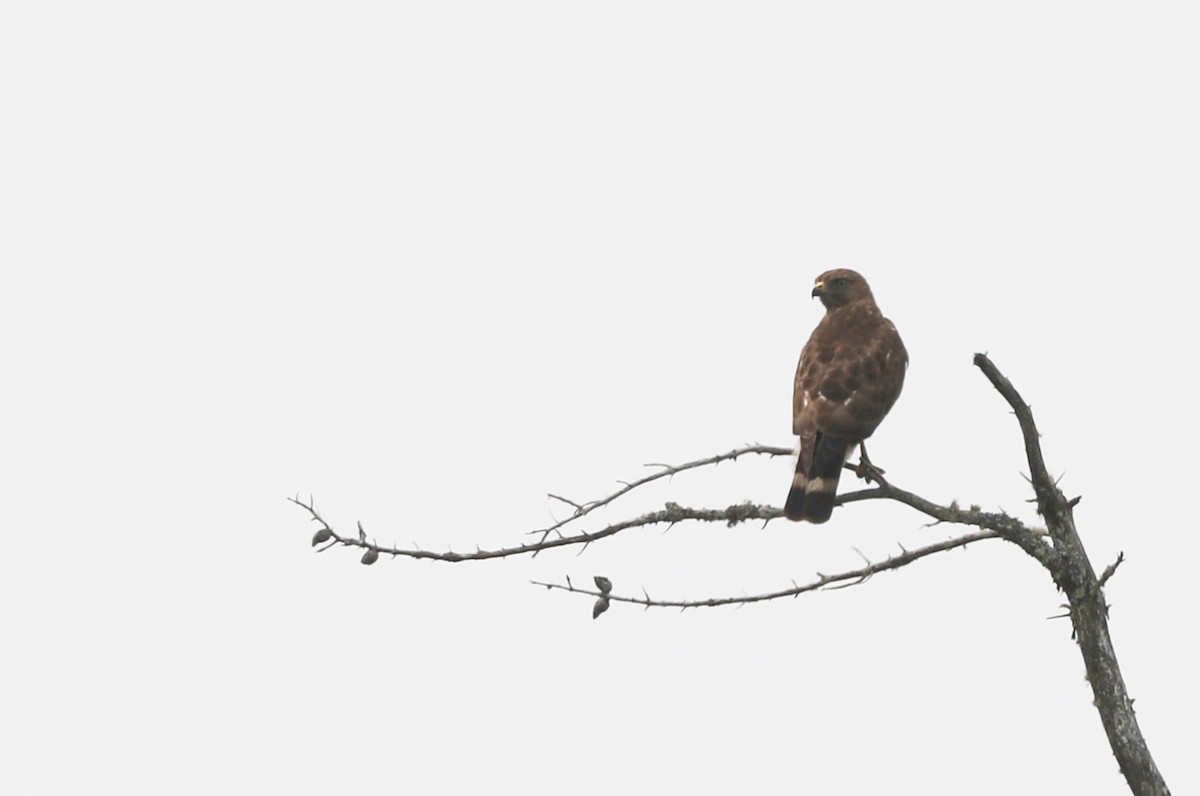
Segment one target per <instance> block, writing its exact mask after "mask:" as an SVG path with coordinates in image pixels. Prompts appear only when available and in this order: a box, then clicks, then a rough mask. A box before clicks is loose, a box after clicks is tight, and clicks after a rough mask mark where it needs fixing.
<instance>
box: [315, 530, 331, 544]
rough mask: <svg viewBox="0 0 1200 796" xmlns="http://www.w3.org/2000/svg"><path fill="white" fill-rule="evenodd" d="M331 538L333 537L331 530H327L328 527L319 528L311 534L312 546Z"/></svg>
mask: <svg viewBox="0 0 1200 796" xmlns="http://www.w3.org/2000/svg"><path fill="white" fill-rule="evenodd" d="M332 538H333V531H331V530H329V529H328V528H322V529H321V530H319V531H317V532H316V533H314V534H313V543H312V546H313V547H316V546H317V545H319V544H325V543H326V542H328V541H329V540H330V539H332Z"/></svg>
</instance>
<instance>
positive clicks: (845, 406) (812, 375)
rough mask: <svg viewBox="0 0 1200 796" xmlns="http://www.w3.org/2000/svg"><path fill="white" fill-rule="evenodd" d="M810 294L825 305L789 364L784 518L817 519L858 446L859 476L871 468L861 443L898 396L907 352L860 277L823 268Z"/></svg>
mask: <svg viewBox="0 0 1200 796" xmlns="http://www.w3.org/2000/svg"><path fill="white" fill-rule="evenodd" d="M812 294H813V296H815V297H818V298H820V299H821V303H822V304H824V305H825V317H824V318H822V319H821V322H820V323H818V324H817V328H816V329H814V330H813V333H812V336H811V337H809V338H808V343H807V344H806V345H805V346H804V350H803V351H801V352H800V364H799V365H798V366H797V367H796V387H795V392H794V393H793V394H792V433H793V434H797V435H799V437H800V459H799V461H797V462H796V475H795V477H794V478H793V479H792V489H791V491H790V492H788V496H787V503H785V504H784V507H783V513H784V515H785V516H786V517H787V518H788V519H789V520H808V521H809V522H825V521H826V520H828V519H829V515H830V514H832V513H833V501H834V498H835V497H836V496H837V484H838V478H839V477H840V476H841V474H842V466H843V465H844V464H845V463H846V459H847V458H848V457H849V456H850V452H851V451H852V450H854V448H855V446H860V447H861V451H862V453H861V463H860V464H859V468H858V471H857V472H858V474H859V476H860V477H863V476H864V475H866V474H867V473H869V472H870V471H871V470H873V469H875V468H873V467H872V465H871V461H870V459H868V458H867V449H866V447H865V446H864V445H863V440H865V439H866V438H867V437H869V436H871V434H872V433H873V432H874V431H875V429H876V428H877V427H878V426H879V423H880V421H881V420H883V417H884V415H886V414H887V413H888V410H889V409H891V408H892V404H894V403H896V399H897V398H899V397H900V388H901V387H903V386H904V371H905V369H906V368H907V367H908V352H907V351H905V350H904V343H902V342H901V341H900V335H899V334H898V333H897V332H896V327H895V326H894V325H893V324H892V322H891V321H889V320H888V319H887V318H885V317H883V315H882V314H881V313H880V312H879V307H878V306H876V305H875V297H874V296H872V295H871V288H870V287H868V286H867V281H866V280H865V279H863V278H862V275H860V274H858V273H856V272H854V271H850V270H846V269H838V270H834V271H826V272H825V273H823V274H821V275H820V276H819V277H817V282H816V286H815V287H814V288H813V291H812ZM876 472H881V471H878V470H876Z"/></svg>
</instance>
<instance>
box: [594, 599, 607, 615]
mask: <svg viewBox="0 0 1200 796" xmlns="http://www.w3.org/2000/svg"><path fill="white" fill-rule="evenodd" d="M607 610H608V598H607V597H601V598H600V599H599V600H596V604H595V605H593V606H592V619H595V618H596V617H598V616H600V614H602V613H604V612H605V611H607Z"/></svg>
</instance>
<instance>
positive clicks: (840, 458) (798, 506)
mask: <svg viewBox="0 0 1200 796" xmlns="http://www.w3.org/2000/svg"><path fill="white" fill-rule="evenodd" d="M804 447H807V446H805V445H804V444H803V441H802V442H801V451H800V458H799V460H797V462H796V475H795V476H793V477H792V488H791V491H789V492H788V496H787V502H786V503H784V504H783V514H784V516H785V517H787V518H788V519H789V520H807V521H808V522H811V523H822V522H825V521H826V520H828V519H829V517H830V515H831V514H833V501H834V499H835V498H836V497H837V486H838V479H839V478H841V477H842V465H844V464H845V463H846V459H847V458H848V457H849V456H850V452H851V451H852V450H853V449H854V443H853V442H849V441H847V440H844V439H838V438H836V437H827V436H825V435H824V434H818V435H817V437H816V439H815V440H814V447H815V448H816V450H815V451H813V453H812V454H811V460H812V461H811V464H810V465H809V467H808V469H807V471H806V470H805V467H804V460H805V459H807V458H810V456H809V455H807V452H806V451H805V450H804Z"/></svg>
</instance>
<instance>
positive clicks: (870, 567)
mask: <svg viewBox="0 0 1200 796" xmlns="http://www.w3.org/2000/svg"><path fill="white" fill-rule="evenodd" d="M974 362H975V365H976V366H977V367H978V368H979V369H980V370H981V371H982V372H983V374H984V375H985V376H986V377H987V379H988V381H990V382H991V384H992V386H993V387H995V388H996V390H997V391H998V392H999V393H1000V395H1001V396H1002V397H1003V398H1004V399H1005V400H1006V401H1007V402H1008V404H1009V406H1010V407H1012V409H1013V412H1014V413H1015V414H1016V416H1017V421H1018V423H1019V425H1020V428H1021V434H1022V438H1023V440H1024V443H1025V454H1026V459H1027V461H1028V464H1029V471H1030V477H1029V481H1030V484H1031V486H1032V487H1033V490H1034V495H1035V498H1036V503H1037V511H1038V514H1040V515H1041V516H1042V518H1043V519H1044V520H1045V522H1046V530H1045V531H1043V530H1041V529H1036V528H1031V527H1029V526H1027V525H1026V524H1025V523H1023V522H1021V521H1020V520H1018V519H1016V518H1014V517H1011V516H1009V515H1008V514H1006V513H1003V512H998V513H997V512H985V511H983V510H981V509H980V508H979V507H978V506H971V507H970V508H969V509H966V510H964V509H962V508H961V507H959V505H958V504H957V502H952V503H951V504H950V505H948V506H944V505H940V504H937V503H934V502H932V501H930V500H928V499H926V498H923V497H921V496H919V495H917V494H914V493H912V492H908V491H905V490H903V489H901V488H899V487H897V486H895V485H893V484H891V483H890V482H888V481H886V480H884V479H882V478H876V479H875V480H876V481H877V482H878V484H877V486H874V487H870V488H867V489H862V490H859V491H856V492H850V493H847V494H843V495H841V496H839V497H838V499H837V505H847V504H850V503H856V502H860V501H864V500H893V501H896V502H898V503H903V504H904V505H906V506H909V507H911V508H913V509H915V510H917V511H919V512H921V513H922V514H924V515H926V516H927V517H930V518H932V519H933V520H934V523H933V524H940V523H948V524H954V525H968V526H972V527H975V528H978V529H979V530H977V531H974V532H971V533H967V534H965V535H963V536H959V537H956V538H953V539H948V540H946V541H943V542H939V543H936V544H931V545H926V546H924V547H919V548H916V549H915V550H904V549H903V548H901V550H902V552H901V553H900V554H898V555H894V556H891V557H889V558H887V559H884V560H883V561H879V562H871V561H869V560H868V561H867V563H866V565H865V566H863V567H860V568H858V569H854V570H848V571H846V572H841V573H837V574H834V575H822V574H820V573H818V577H817V579H816V580H814V581H811V582H809V583H806V584H803V585H801V584H797V583H795V582H794V581H793V584H792V588H788V589H780V590H777V591H771V592H763V593H760V594H755V595H741V596H736V597H715V598H707V599H701V600H655V599H652V598H651V597H650V595H649V593H648V592H646V590H645V589H643V590H642V596H640V597H638V596H628V595H619V594H614V593H612V584H611V582H610V581H609V580H608V579H607V578H602V577H600V576H597V577H596V578H595V581H594V582H595V584H596V589H587V588H581V587H577V586H575V585H574V584H572V582H571V580H570V578H569V577H568V578H567V579H566V584H565V585H563V584H557V583H546V582H541V581H534V583H535V584H536V585H539V586H543V587H545V588H547V589H557V590H561V591H567V592H571V593H574V594H581V595H586V596H589V597H595V598H596V602H595V604H594V605H593V609H592V616H593V618H595V617H598V616H599V615H600V614H602V613H604V612H605V611H606V610H608V607H609V605H610V604H611V603H613V602H623V603H630V604H634V605H641V606H643V607H644V608H646V609H649V608H679V609H682V610H686V609H688V608H702V607H703V608H710V607H717V606H724V605H735V606H736V605H745V604H748V603H757V602H766V601H769V600H776V599H782V598H785V597H797V596H799V595H800V594H804V593H807V592H812V591H819V590H823V589H837V588H845V587H848V586H853V585H858V584H861V583H864V582H865V581H867V580H868V579H870V578H871V577H872V576H873V575H875V574H876V573H878V572H885V571H891V570H895V569H899V568H900V567H903V566H907V565H909V564H912V563H914V562H916V561H919V560H921V559H924V558H927V557H928V556H931V555H935V554H937V553H942V552H945V551H947V550H953V549H956V548H959V547H965V546H966V545H968V544H970V543H972V542H976V541H982V540H984V539H996V538H1001V539H1005V540H1007V541H1009V542H1012V543H1013V544H1015V545H1017V546H1018V547H1020V548H1021V549H1022V550H1024V551H1025V552H1026V553H1028V554H1029V555H1030V557H1032V558H1033V559H1034V560H1036V561H1037V562H1038V563H1039V564H1041V565H1042V566H1043V567H1045V569H1046V570H1047V571H1048V572H1049V573H1050V576H1051V577H1052V578H1053V580H1054V582H1055V584H1057V586H1058V587H1059V589H1061V590H1062V591H1063V592H1064V593H1065V594H1066V596H1067V600H1068V605H1067V607H1068V608H1069V614H1068V615H1069V616H1070V618H1071V623H1072V626H1073V628H1074V636H1075V638H1076V640H1077V641H1078V643H1079V646H1080V650H1081V653H1082V655H1083V659H1084V666H1085V668H1086V670H1087V676H1088V681H1089V682H1090V683H1091V685H1092V691H1093V693H1094V694H1095V704H1096V707H1097V710H1099V712H1100V718H1101V721H1102V723H1103V725H1104V729H1105V732H1106V734H1107V735H1108V739H1109V743H1110V745H1111V747H1112V749H1113V753H1114V755H1115V756H1116V758H1117V761H1118V763H1119V764H1120V767H1121V771H1122V773H1123V774H1124V775H1125V779H1126V781H1127V783H1128V784H1129V787H1130V789H1131V790H1132V791H1133V793H1134V794H1136V795H1137V796H1169V794H1170V791H1169V790H1168V789H1167V786H1166V784H1165V782H1164V781H1163V779H1162V776H1161V774H1160V773H1159V771H1158V768H1157V766H1156V765H1155V763H1154V760H1153V758H1152V757H1151V755H1150V752H1149V749H1148V748H1147V746H1146V742H1145V739H1144V737H1143V736H1142V733H1141V730H1140V728H1139V727H1138V724H1137V719H1136V717H1135V715H1134V712H1133V701H1132V700H1131V699H1129V696H1128V693H1127V691H1126V688H1125V682H1124V679H1123V678H1122V676H1121V671H1120V667H1119V666H1118V664H1117V658H1116V653H1115V652H1114V650H1113V645H1112V639H1111V636H1110V634H1109V629H1108V606H1107V604H1106V602H1105V598H1104V586H1105V584H1106V583H1107V582H1108V580H1109V579H1110V578H1111V577H1112V575H1113V573H1114V572H1115V571H1116V569H1117V567H1118V566H1119V565H1120V564H1121V562H1122V561H1123V560H1124V554H1121V555H1120V556H1118V558H1117V560H1116V561H1115V562H1114V563H1113V564H1112V565H1110V566H1109V567H1108V568H1107V569H1106V570H1105V571H1104V574H1103V575H1102V576H1101V577H1099V578H1097V576H1096V573H1095V570H1094V568H1093V567H1092V564H1091V561H1090V560H1089V559H1088V557H1087V553H1086V551H1085V550H1084V547H1083V543H1082V541H1081V540H1080V538H1079V535H1078V533H1077V531H1076V528H1075V521H1074V516H1073V509H1074V507H1075V505H1076V504H1077V503H1078V502H1079V498H1078V497H1075V498H1071V499H1068V498H1067V497H1066V496H1065V495H1064V494H1063V493H1062V491H1061V490H1060V489H1059V488H1058V483H1057V482H1056V481H1055V480H1054V479H1053V478H1051V476H1050V474H1049V471H1048V469H1047V468H1046V464H1045V460H1044V459H1043V456H1042V450H1041V443H1040V438H1039V434H1038V431H1037V426H1036V424H1035V423H1034V420H1033V413H1032V411H1031V410H1030V408H1029V406H1028V404H1026V403H1025V401H1024V400H1023V399H1022V398H1021V396H1020V394H1019V393H1018V392H1017V390H1016V388H1014V387H1013V385H1012V383H1011V382H1010V381H1009V380H1008V379H1007V378H1006V377H1005V376H1004V375H1003V374H1002V373H1000V371H999V370H998V369H997V368H996V366H995V365H994V364H993V363H992V362H991V360H990V359H988V358H987V356H986V355H984V354H976V355H975V360H974ZM751 453H752V454H759V455H767V456H786V455H791V453H792V451H791V449H789V448H778V447H771V446H764V445H747V446H745V447H742V448H737V449H734V450H732V451H729V452H727V453H723V454H719V455H716V456H711V457H708V458H705V459H697V460H695V461H691V462H687V463H685V464H681V465H675V466H670V465H650V466H654V467H659V468H661V469H659V470H658V471H657V472H654V473H652V474H650V475H647V476H644V477H642V478H640V479H637V480H635V481H631V482H628V483H624V484H622V486H621V488H619V489H617V490H616V491H614V492H612V493H611V494H609V495H607V496H605V497H603V498H600V499H599V500H593V501H589V502H584V503H579V502H576V501H573V500H569V499H567V498H563V497H560V496H557V495H551V496H550V497H551V498H553V499H555V500H558V501H560V502H562V503H564V504H566V505H568V506H570V507H571V508H572V509H573V510H574V511H573V512H572V514H571V516H569V517H567V518H565V519H563V520H559V521H557V522H555V523H554V524H552V525H550V526H548V527H546V528H540V529H537V530H534V531H529V532H528V533H529V534H530V535H534V536H538V537H539V538H538V540H537V541H535V542H527V543H524V544H520V545H514V546H512V547H503V548H497V549H494V550H480V549H477V550H476V551H475V552H473V553H471V552H467V553H461V552H455V551H452V550H451V551H447V552H444V553H439V552H435V551H432V550H423V549H421V548H420V547H419V546H414V547H413V548H400V547H385V546H381V545H379V544H377V543H376V542H375V541H374V540H370V541H368V539H367V534H366V532H365V531H364V530H363V528H362V525H361V524H359V526H358V528H357V533H356V534H354V535H342V534H339V533H338V532H337V531H336V530H334V528H333V527H332V526H331V525H330V524H329V523H328V522H326V521H325V519H324V518H323V517H322V516H321V515H320V514H319V513H318V512H317V510H316V507H315V504H314V502H313V501H312V499H311V498H310V499H309V501H308V502H307V503H306V502H304V501H302V500H300V499H299V498H298V497H296V498H289V500H291V502H293V503H295V504H296V505H297V506H300V507H301V508H303V509H305V510H306V511H307V512H308V513H309V517H310V520H312V521H313V522H316V523H317V524H318V526H319V528H318V530H317V532H316V533H315V534H314V535H313V540H312V543H313V546H314V547H315V546H317V545H323V547H321V551H325V550H328V549H329V548H331V547H335V546H345V547H359V548H363V555H362V563H364V564H373V563H375V561H376V560H377V559H378V558H379V556H380V555H389V556H392V557H393V558H395V557H406V558H418V559H430V560H435V561H446V562H459V561H479V560H485V559H493V558H505V557H509V556H518V555H530V556H534V555H537V554H538V553H539V552H541V551H543V550H551V549H555V548H567V547H578V549H579V551H580V552H582V551H583V550H585V549H586V548H587V546H588V545H590V544H591V543H593V542H596V541H600V540H602V539H605V538H608V537H610V536H614V535H616V534H618V533H621V532H623V531H626V530H630V529H633V528H640V527H648V526H652V525H662V524H666V525H668V526H672V525H675V524H676V523H680V522H685V521H688V520H693V521H699V522H724V523H726V524H727V525H730V526H733V525H737V524H739V523H743V522H746V521H747V520H762V521H763V522H764V523H766V522H770V521H771V520H774V519H778V518H779V517H781V516H782V511H781V510H780V509H778V508H775V507H773V506H766V505H759V504H754V503H743V504H739V505H735V506H729V507H727V508H725V509H696V508H687V507H684V506H680V505H678V504H676V503H667V504H666V505H665V506H664V508H663V509H662V510H659V511H654V512H649V513H646V514H642V515H640V516H637V517H634V518H632V519H628V520H623V521H621V522H616V523H612V524H609V525H606V526H604V527H602V528H599V529H597V530H592V531H576V530H575V528H576V527H578V526H574V525H571V524H572V523H576V522H578V521H580V520H582V519H583V518H585V517H587V516H588V515H589V514H591V513H592V512H593V511H595V510H596V509H598V508H601V507H604V506H608V505H611V504H612V503H613V502H615V501H617V500H618V499H620V498H621V497H624V496H625V495H627V494H629V493H630V492H632V491H633V490H635V489H637V488H639V487H641V486H644V485H646V484H649V483H651V482H653V481H656V480H658V479H661V478H669V477H671V476H673V475H676V474H678V473H682V472H685V471H687V470H693V469H697V468H700V467H707V466H715V465H717V464H719V463H721V462H724V461H732V460H736V459H737V458H738V457H739V456H742V455H745V454H751ZM568 526H571V530H570V531H569V532H565V531H564V529H566V528H567V527H568ZM860 555H861V554H860ZM864 560H866V557H865V556H864Z"/></svg>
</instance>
